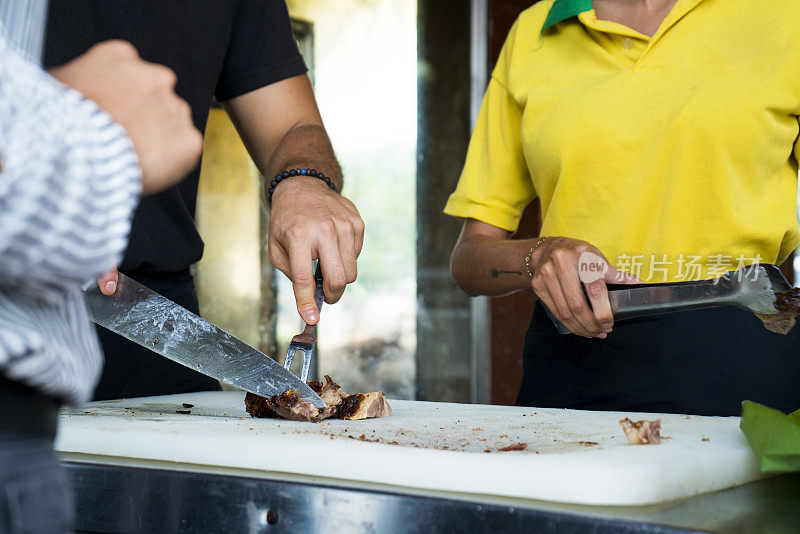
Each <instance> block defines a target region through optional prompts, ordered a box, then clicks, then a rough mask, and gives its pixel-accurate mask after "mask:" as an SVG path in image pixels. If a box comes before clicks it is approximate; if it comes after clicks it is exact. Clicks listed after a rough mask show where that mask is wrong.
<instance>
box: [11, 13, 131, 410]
mask: <svg viewBox="0 0 800 534" xmlns="http://www.w3.org/2000/svg"><path fill="white" fill-rule="evenodd" d="M18 48H19V47H17V46H13V47H12V46H10V45H9V44H8V42H7V40H6V35H5V34H4V33H3V32H2V29H1V28H0V164H1V165H2V170H0V373H2V374H3V375H4V376H5V377H6V378H9V379H11V380H15V381H19V382H22V383H24V384H26V385H28V386H31V387H34V388H36V389H38V390H39V391H41V392H43V393H46V394H48V395H51V396H54V397H58V398H60V399H61V400H63V401H64V402H66V403H68V404H78V403H80V402H83V401H85V400H87V399H88V398H89V397H90V395H91V392H92V390H93V388H94V386H95V384H96V381H97V378H98V376H99V372H100V368H101V364H102V354H101V352H100V348H99V344H98V341H97V338H96V334H95V332H94V327H93V326H92V324H91V323H90V321H89V318H88V312H87V310H86V308H85V306H84V304H83V300H82V295H81V291H80V287H81V285H82V284H83V283H86V282H87V281H89V280H91V279H93V277H95V276H96V275H97V274H98V273H100V272H102V271H103V270H105V269H107V268H109V267H111V266H112V265H115V264H116V263H117V262H118V261H119V260H120V257H121V255H122V252H123V250H124V248H125V245H126V241H127V235H128V232H129V230H130V220H131V215H132V212H133V209H134V207H135V205H136V202H137V199H138V194H139V192H140V187H141V171H140V169H139V166H138V160H137V157H136V154H135V152H134V150H133V145H132V143H131V141H130V139H129V138H128V137H127V134H126V132H125V130H124V129H123V128H122V127H121V126H119V125H118V124H116V123H115V122H113V120H112V119H111V118H110V117H109V116H108V115H107V114H106V113H105V112H103V111H102V110H100V109H99V108H98V107H97V106H96V105H95V104H94V103H93V102H92V101H90V100H87V99H85V98H83V97H82V96H81V95H80V94H79V93H77V92H76V91H74V90H72V89H69V88H67V87H65V86H63V85H61V84H60V83H58V82H57V81H56V80H55V79H53V78H52V77H50V76H49V75H47V74H46V73H45V72H44V71H43V70H42V69H41V68H40V67H38V66H37V65H36V64H34V63H33V62H31V61H30V60H29V59H26V58H25V57H23V55H22V54H20V53H19V52H18ZM28 57H30V56H28Z"/></svg>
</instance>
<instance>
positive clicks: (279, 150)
mask: <svg viewBox="0 0 800 534" xmlns="http://www.w3.org/2000/svg"><path fill="white" fill-rule="evenodd" d="M256 165H258V166H259V170H261V172H262V173H263V174H264V176H266V177H267V178H268V179H271V177H272V176H275V175H276V174H278V173H279V172H282V171H284V170H287V169H300V168H303V169H316V170H317V171H319V172H321V173H324V174H325V176H327V177H329V178H330V179H331V181H332V182H333V184H334V185H335V186H336V191H337V192H340V193H341V191H342V182H343V179H342V169H341V167H340V166H339V162H338V161H337V160H336V155H335V154H334V153H333V147H332V146H331V142H330V139H329V138H328V134H327V133H326V132H325V128H324V127H322V126H320V125H317V124H305V125H296V126H294V127H292V128H291V129H290V130H289V131H288V132H286V135H284V136H283V139H281V141H280V143H278V146H277V147H276V149H275V152H274V153H273V154H272V157H271V158H270V160H269V161H268V162H265V163H264V166H263V167H262V165H261V164H260V162H258V161H256Z"/></svg>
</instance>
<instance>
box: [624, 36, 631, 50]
mask: <svg viewBox="0 0 800 534" xmlns="http://www.w3.org/2000/svg"><path fill="white" fill-rule="evenodd" d="M622 47H623V48H624V49H625V50H630V49H631V48H633V40H632V39H631V38H629V37H626V38H625V40H624V41H622Z"/></svg>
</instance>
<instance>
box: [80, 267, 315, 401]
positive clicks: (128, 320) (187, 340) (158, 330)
mask: <svg viewBox="0 0 800 534" xmlns="http://www.w3.org/2000/svg"><path fill="white" fill-rule="evenodd" d="M83 295H84V301H85V302H86V305H87V307H88V308H89V315H90V316H91V318H92V320H93V321H94V322H95V323H97V324H99V325H100V326H103V327H105V328H107V329H109V330H111V331H112V332H115V333H117V334H119V335H121V336H123V337H125V338H127V339H129V340H131V341H133V342H134V343H138V344H139V345H141V346H143V347H145V348H148V349H150V350H152V351H153V352H155V353H157V354H159V355H161V356H164V357H165V358H169V359H170V360H172V361H174V362H177V363H179V364H181V365H184V366H186V367H189V368H190V369H194V370H195V371H198V372H200V373H202V374H204V375H207V376H210V377H212V378H214V379H216V380H219V381H221V382H225V383H226V384H230V385H232V386H234V387H237V388H239V389H243V390H245V391H249V392H251V393H255V394H256V395H261V396H262V397H270V396H272V395H280V394H281V393H283V392H284V391H286V390H287V389H293V390H295V391H296V392H297V394H298V396H299V397H301V398H303V399H305V400H307V401H309V402H311V403H312V404H314V406H316V407H318V408H324V407H325V406H326V405H325V402H323V400H322V399H321V398H320V397H319V395H317V394H316V393H314V390H312V389H311V388H310V387H308V385H307V384H305V383H304V382H303V381H302V380H300V379H299V378H298V377H297V376H295V375H294V374H292V373H291V372H290V371H288V370H286V369H284V368H283V366H281V365H279V364H278V363H277V362H275V361H274V360H272V359H271V358H270V357H269V356H267V355H266V354H264V353H262V352H260V351H258V350H256V349H255V348H253V347H251V346H250V345H248V344H247V343H245V342H244V341H241V340H239V339H237V338H236V337H234V336H232V335H231V334H229V333H228V332H225V331H224V330H222V329H220V328H217V327H216V326H214V325H213V324H211V323H209V322H208V321H206V320H205V319H203V318H201V317H200V316H198V315H195V314H194V313H192V312H190V311H189V310H187V309H185V308H183V307H181V306H179V305H178V304H176V303H174V302H172V301H171V300H169V299H167V298H166V297H164V296H162V295H159V294H158V293H156V292H155V291H153V290H151V289H149V288H147V287H145V286H143V285H142V284H140V283H139V282H137V281H135V280H133V279H132V278H129V277H127V276H125V275H123V274H122V273H120V275H119V281H118V282H117V291H116V292H115V293H114V294H113V295H111V296H108V295H103V294H102V293H101V292H100V289H99V288H98V287H97V284H91V286H90V287H88V288H85V289H84V292H83Z"/></svg>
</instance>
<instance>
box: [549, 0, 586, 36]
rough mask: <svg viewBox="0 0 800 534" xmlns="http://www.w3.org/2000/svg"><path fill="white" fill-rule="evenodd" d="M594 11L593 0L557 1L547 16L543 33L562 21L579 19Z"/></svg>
mask: <svg viewBox="0 0 800 534" xmlns="http://www.w3.org/2000/svg"><path fill="white" fill-rule="evenodd" d="M591 10H592V0H556V1H555V3H554V4H553V6H552V7H551V8H550V12H549V13H548V14H547V19H546V20H545V21H544V26H542V31H545V30H546V29H547V28H549V27H550V26H552V25H553V24H557V23H559V22H561V21H562V20H566V19H569V18H572V17H577V16H578V15H580V14H581V13H583V12H584V11H591Z"/></svg>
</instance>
